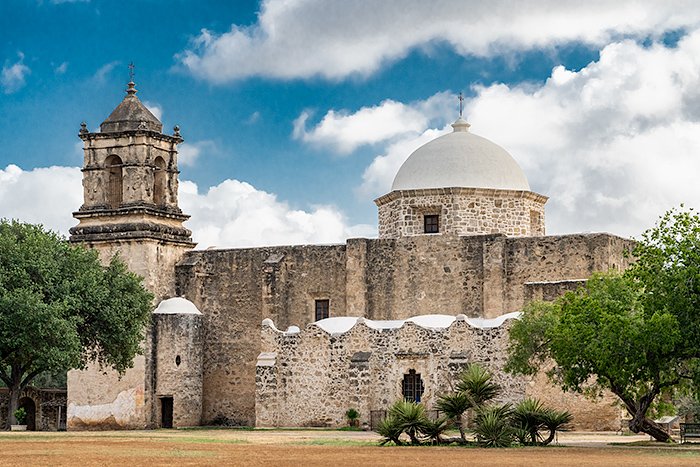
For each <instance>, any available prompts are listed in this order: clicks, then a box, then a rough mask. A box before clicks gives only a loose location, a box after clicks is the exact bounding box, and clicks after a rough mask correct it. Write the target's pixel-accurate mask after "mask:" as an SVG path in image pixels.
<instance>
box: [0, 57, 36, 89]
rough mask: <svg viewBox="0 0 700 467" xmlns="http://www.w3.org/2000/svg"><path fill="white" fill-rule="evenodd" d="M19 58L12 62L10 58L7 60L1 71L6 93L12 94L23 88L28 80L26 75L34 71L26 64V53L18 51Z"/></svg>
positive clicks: (0, 81) (0, 80) (1, 80)
mask: <svg viewBox="0 0 700 467" xmlns="http://www.w3.org/2000/svg"><path fill="white" fill-rule="evenodd" d="M17 56H18V57H19V59H18V60H17V61H16V62H14V63H12V62H11V61H10V60H9V59H8V60H6V61H5V65H3V67H2V72H0V83H1V84H2V87H3V90H4V91H5V94H12V93H13V92H15V91H19V90H20V89H22V88H23V87H24V86H25V85H26V84H27V82H26V81H25V77H26V76H27V75H28V74H30V73H31V72H32V71H31V70H30V69H29V67H28V66H27V65H25V64H24V54H23V53H22V52H17Z"/></svg>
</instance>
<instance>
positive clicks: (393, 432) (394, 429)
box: [377, 415, 403, 446]
mask: <svg viewBox="0 0 700 467" xmlns="http://www.w3.org/2000/svg"><path fill="white" fill-rule="evenodd" d="M377 433H379V435H380V436H383V437H384V439H383V440H382V442H381V443H379V444H380V445H382V446H384V445H385V444H386V443H388V442H389V441H392V442H393V443H394V444H396V445H397V446H401V445H402V444H403V442H402V441H401V439H400V438H401V435H402V434H403V428H402V427H401V424H400V423H399V421H398V420H397V419H396V418H395V417H394V416H393V415H389V416H388V417H386V418H383V419H382V420H380V421H379V424H378V425H377Z"/></svg>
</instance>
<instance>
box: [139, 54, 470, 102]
mask: <svg viewBox="0 0 700 467" xmlns="http://www.w3.org/2000/svg"><path fill="white" fill-rule="evenodd" d="M134 68H136V67H135V66H134V62H133V61H132V62H131V63H130V64H129V79H131V81H133V80H134ZM460 96H461V94H460Z"/></svg>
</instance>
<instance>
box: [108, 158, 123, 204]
mask: <svg viewBox="0 0 700 467" xmlns="http://www.w3.org/2000/svg"><path fill="white" fill-rule="evenodd" d="M105 166H106V168H107V204H108V205H109V207H110V208H112V209H116V208H118V207H119V204H121V202H122V160H121V159H120V158H119V156H109V157H108V158H107V160H106V161H105Z"/></svg>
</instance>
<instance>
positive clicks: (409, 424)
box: [389, 400, 429, 444]
mask: <svg viewBox="0 0 700 467" xmlns="http://www.w3.org/2000/svg"><path fill="white" fill-rule="evenodd" d="M389 413H390V414H391V415H393V416H394V418H396V420H397V422H398V423H399V426H400V427H401V429H402V430H403V432H404V433H406V434H407V435H408V437H409V438H411V443H412V444H420V438H419V437H418V435H419V434H420V433H422V432H423V431H424V429H425V428H426V425H427V423H428V421H429V420H428V417H427V416H426V415H425V408H424V407H423V406H422V405H421V404H418V403H416V402H411V401H407V400H397V401H396V402H394V405H392V406H391V408H390V409H389Z"/></svg>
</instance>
